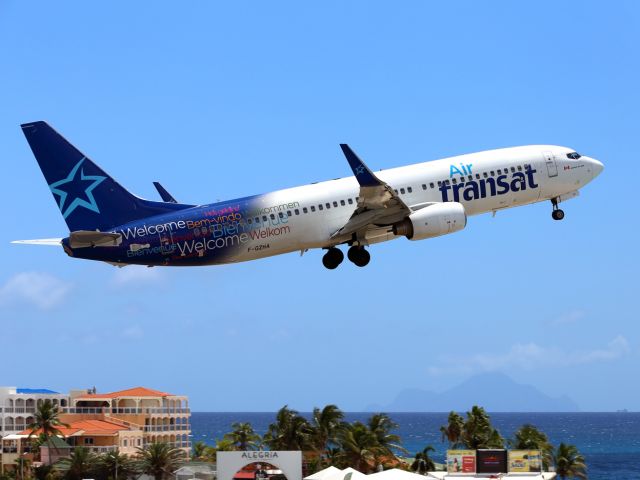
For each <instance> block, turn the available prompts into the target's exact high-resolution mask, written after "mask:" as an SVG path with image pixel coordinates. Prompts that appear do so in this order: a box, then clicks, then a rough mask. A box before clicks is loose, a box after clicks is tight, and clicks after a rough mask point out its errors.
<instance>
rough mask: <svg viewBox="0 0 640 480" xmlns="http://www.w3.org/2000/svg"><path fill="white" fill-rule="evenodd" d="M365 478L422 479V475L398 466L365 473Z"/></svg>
mask: <svg viewBox="0 0 640 480" xmlns="http://www.w3.org/2000/svg"><path fill="white" fill-rule="evenodd" d="M367 478H368V479H371V480H424V475H419V474H417V473H411V472H407V471H406V470H400V469H399V468H392V469H390V470H384V471H382V472H377V473H372V474H371V475H367Z"/></svg>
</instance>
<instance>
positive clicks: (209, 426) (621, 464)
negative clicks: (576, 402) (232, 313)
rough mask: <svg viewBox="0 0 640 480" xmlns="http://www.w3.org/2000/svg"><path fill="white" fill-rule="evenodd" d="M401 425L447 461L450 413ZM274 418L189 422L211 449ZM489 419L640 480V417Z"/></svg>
mask: <svg viewBox="0 0 640 480" xmlns="http://www.w3.org/2000/svg"><path fill="white" fill-rule="evenodd" d="M389 415H390V416H391V418H392V419H393V420H394V421H395V422H396V423H398V424H399V428H398V430H397V431H396V433H397V434H398V435H400V437H401V438H402V440H403V445H404V447H405V448H407V449H408V450H409V451H410V452H411V453H415V452H416V451H419V450H422V448H424V447H425V446H426V445H432V446H433V447H434V448H435V449H436V453H435V454H434V455H433V456H434V459H435V460H436V461H438V462H443V461H444V455H445V450H446V448H447V446H446V444H444V443H442V441H441V438H440V433H439V429H440V426H441V425H444V424H445V423H446V420H447V413H390V414H389ZM346 416H347V420H348V421H354V420H360V421H366V419H367V418H368V417H369V416H370V414H369V413H347V414H346ZM274 418H275V413H205V412H195V413H193V414H192V417H191V427H192V434H193V437H192V441H193V442H196V441H198V440H202V441H204V442H206V443H209V444H213V443H215V440H216V439H218V438H220V437H222V435H224V434H225V433H226V432H228V431H230V430H231V428H230V427H231V424H232V423H233V422H250V423H251V424H252V425H253V428H254V429H255V430H256V431H257V432H258V433H260V434H262V433H264V432H265V431H266V429H267V427H268V425H269V424H270V423H271V422H273V421H274ZM491 420H492V422H493V424H494V425H495V426H496V427H497V428H498V430H499V431H500V433H501V434H502V436H503V437H505V438H510V437H511V436H512V435H513V432H515V431H516V430H517V429H518V428H519V427H520V426H521V425H523V424H525V423H531V424H533V425H535V426H537V427H538V428H539V429H540V430H542V431H543V432H545V433H546V434H547V436H548V437H549V439H550V440H551V443H552V444H554V445H557V444H559V443H560V442H565V443H571V444H573V445H576V446H577V447H578V449H579V450H580V452H581V453H582V454H583V455H584V456H585V457H586V461H587V466H588V468H589V472H588V473H589V478H590V479H591V480H605V479H606V480H640V413H492V414H491Z"/></svg>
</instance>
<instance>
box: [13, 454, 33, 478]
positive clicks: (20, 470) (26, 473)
mask: <svg viewBox="0 0 640 480" xmlns="http://www.w3.org/2000/svg"><path fill="white" fill-rule="evenodd" d="M15 463H16V467H15V473H16V476H17V478H18V479H19V480H25V479H28V478H30V477H31V460H29V459H28V458H24V457H18V458H16V460H15Z"/></svg>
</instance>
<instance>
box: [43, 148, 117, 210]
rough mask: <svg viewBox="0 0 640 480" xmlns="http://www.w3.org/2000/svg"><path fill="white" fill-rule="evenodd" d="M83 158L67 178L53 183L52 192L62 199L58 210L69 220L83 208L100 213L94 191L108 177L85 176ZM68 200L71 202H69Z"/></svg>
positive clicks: (50, 186) (51, 185)
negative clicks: (69, 217)
mask: <svg viewBox="0 0 640 480" xmlns="http://www.w3.org/2000/svg"><path fill="white" fill-rule="evenodd" d="M84 160H85V157H82V158H81V159H80V161H79V162H78V163H76V165H75V166H74V167H73V168H72V169H71V171H70V172H69V175H67V178H63V179H62V180H58V181H57V182H54V183H51V184H50V185H49V188H50V189H51V192H53V193H54V194H55V195H57V196H58V197H60V200H59V201H58V208H60V212H62V216H63V217H64V218H67V217H68V216H69V215H71V214H72V213H73V211H74V210H75V209H76V208H77V207H83V208H86V209H87V210H91V211H92V212H96V213H100V209H99V208H98V204H97V203H96V199H95V198H94V197H93V193H91V192H93V190H94V189H95V188H96V187H97V186H98V185H100V184H101V183H102V182H103V181H104V180H105V179H106V178H107V177H103V176H101V175H85V174H84V170H83V169H81V168H80V167H81V166H82V162H84ZM67 200H70V201H69V202H68V201H67Z"/></svg>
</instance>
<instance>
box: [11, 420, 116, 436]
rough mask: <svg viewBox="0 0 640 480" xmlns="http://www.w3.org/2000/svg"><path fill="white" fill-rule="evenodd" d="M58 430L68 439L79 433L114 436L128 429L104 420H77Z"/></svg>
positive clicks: (26, 433) (27, 433)
mask: <svg viewBox="0 0 640 480" xmlns="http://www.w3.org/2000/svg"><path fill="white" fill-rule="evenodd" d="M58 430H60V433H61V434H62V436H63V437H69V436H72V435H74V434H76V433H78V432H80V431H82V432H84V433H83V435H114V434H116V433H118V432H119V431H120V430H129V429H128V428H127V427H124V426H122V425H118V424H117V423H113V422H108V421H106V420H78V421H77V422H71V423H70V424H69V427H68V428H67V427H60V428H58ZM29 433H31V432H30V431H29V430H25V431H24V432H20V434H21V435H29ZM39 433H40V432H39V431H38V432H35V434H34V435H38V434H39Z"/></svg>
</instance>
